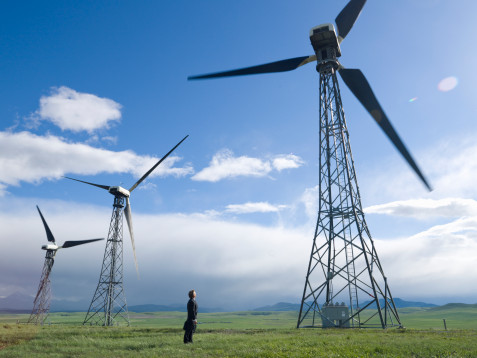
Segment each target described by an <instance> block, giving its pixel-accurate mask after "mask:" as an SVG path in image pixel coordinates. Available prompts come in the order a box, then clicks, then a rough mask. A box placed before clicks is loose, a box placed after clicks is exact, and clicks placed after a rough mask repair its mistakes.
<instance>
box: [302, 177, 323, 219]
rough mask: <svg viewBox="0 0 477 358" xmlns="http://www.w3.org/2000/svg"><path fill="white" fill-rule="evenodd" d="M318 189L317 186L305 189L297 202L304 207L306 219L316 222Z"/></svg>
mask: <svg viewBox="0 0 477 358" xmlns="http://www.w3.org/2000/svg"><path fill="white" fill-rule="evenodd" d="M318 189H319V187H318V185H317V186H314V187H313V188H306V189H305V191H304V192H303V194H302V195H301V197H300V199H299V202H300V203H302V204H303V205H304V206H305V213H306V216H307V217H308V219H312V220H316V216H317V215H318V200H319V196H318V195H319V193H318Z"/></svg>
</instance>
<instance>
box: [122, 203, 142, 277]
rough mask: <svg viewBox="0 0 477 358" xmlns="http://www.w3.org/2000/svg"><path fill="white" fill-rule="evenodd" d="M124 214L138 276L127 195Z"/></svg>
mask: <svg viewBox="0 0 477 358" xmlns="http://www.w3.org/2000/svg"><path fill="white" fill-rule="evenodd" d="M124 214H125V215H126V221H127V223H128V229H129V236H130V237H131V244H132V249H133V254H134V263H135V265H136V272H137V277H138V278H139V269H138V267H137V259H136V247H135V246H134V233H133V226H132V217H131V204H130V203H129V197H126V207H125V208H124Z"/></svg>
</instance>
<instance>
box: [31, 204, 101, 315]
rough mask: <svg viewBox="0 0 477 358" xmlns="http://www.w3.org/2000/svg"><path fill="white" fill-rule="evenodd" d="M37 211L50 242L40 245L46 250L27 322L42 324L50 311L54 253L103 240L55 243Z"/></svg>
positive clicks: (41, 215) (43, 219) (44, 221)
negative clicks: (59, 244)
mask: <svg viewBox="0 0 477 358" xmlns="http://www.w3.org/2000/svg"><path fill="white" fill-rule="evenodd" d="M36 208H37V209H38V213H39V214H40V217H41V221H43V226H44V227H45V231H46V238H47V239H48V241H49V242H50V243H49V244H47V245H43V246H42V247H41V249H42V250H45V251H46V256H45V263H44V265H43V271H42V273H41V279H40V284H39V285H38V292H37V293H36V296H35V300H34V301H33V310H32V312H31V314H30V318H28V323H34V324H43V321H44V320H45V319H46V317H47V316H48V313H49V312H50V301H51V284H50V273H51V269H52V268H53V264H54V262H55V255H56V252H57V251H58V250H59V249H66V248H68V247H73V246H78V245H83V244H87V243H90V242H94V241H99V240H104V239H91V240H80V241H65V242H64V243H63V245H61V246H58V245H56V242H55V241H56V240H55V237H54V236H53V233H52V232H51V230H50V228H49V227H48V224H47V223H46V220H45V218H44V217H43V214H42V213H41V211H40V208H39V207H38V206H37V207H36Z"/></svg>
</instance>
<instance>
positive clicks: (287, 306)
mask: <svg viewBox="0 0 477 358" xmlns="http://www.w3.org/2000/svg"><path fill="white" fill-rule="evenodd" d="M300 306H301V305H300V304H299V303H288V302H278V303H275V304H274V305H271V306H263V307H258V308H254V309H253V310H252V311H275V312H282V311H298V310H300Z"/></svg>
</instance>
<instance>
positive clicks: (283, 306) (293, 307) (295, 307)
mask: <svg viewBox="0 0 477 358" xmlns="http://www.w3.org/2000/svg"><path fill="white" fill-rule="evenodd" d="M368 303H369V301H367V302H364V303H363V304H362V305H361V306H366V305H367V304H368ZM379 303H380V304H381V305H383V304H384V301H383V300H380V301H379ZM394 304H395V305H396V308H405V307H437V305H435V304H432V303H424V302H413V301H405V300H402V299H400V298H395V299H394ZM299 310H300V304H299V303H287V302H279V303H275V304H274V305H271V306H263V307H258V308H254V309H253V310H252V311H299Z"/></svg>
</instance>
